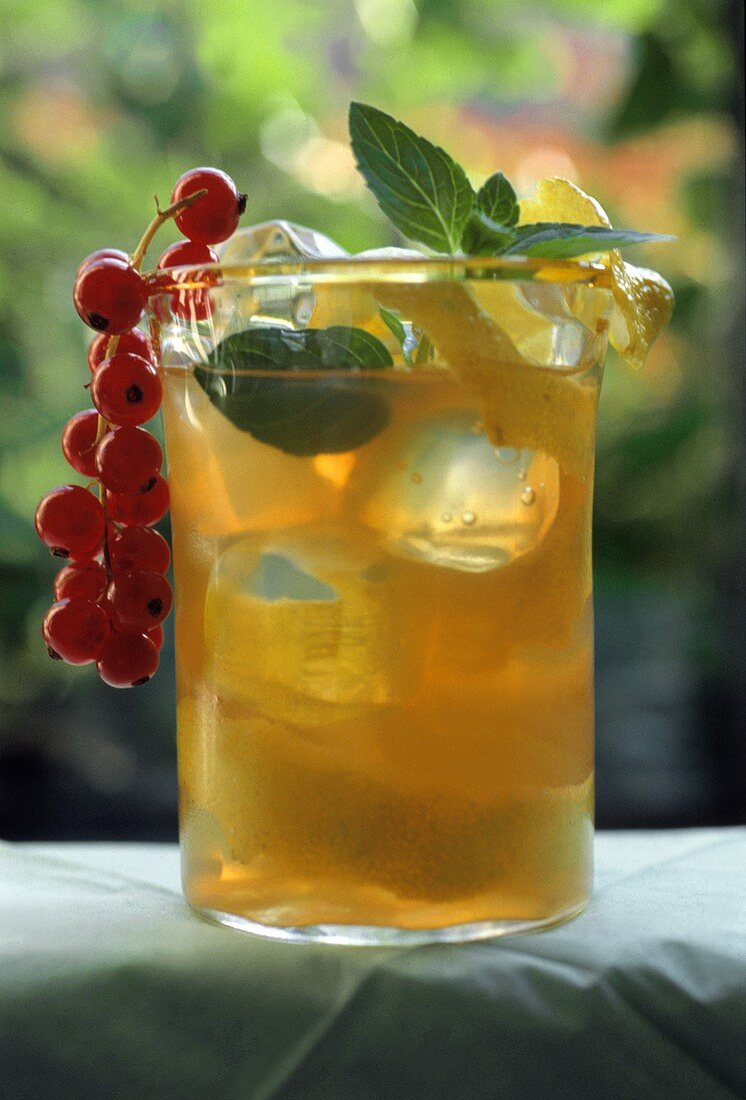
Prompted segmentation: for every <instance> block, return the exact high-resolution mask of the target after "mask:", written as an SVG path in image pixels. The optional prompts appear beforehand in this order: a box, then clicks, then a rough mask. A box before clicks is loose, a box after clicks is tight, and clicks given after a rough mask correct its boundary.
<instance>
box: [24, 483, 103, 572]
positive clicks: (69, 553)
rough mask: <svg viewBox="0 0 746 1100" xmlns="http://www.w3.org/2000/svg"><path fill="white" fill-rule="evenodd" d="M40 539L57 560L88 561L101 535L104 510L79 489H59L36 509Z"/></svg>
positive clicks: (72, 486)
mask: <svg viewBox="0 0 746 1100" xmlns="http://www.w3.org/2000/svg"><path fill="white" fill-rule="evenodd" d="M35 523H36V531H37V534H38V535H39V538H40V539H41V541H42V542H43V543H45V544H46V545H47V546H48V547H49V549H50V550H51V551H52V553H53V554H55V555H56V556H57V557H59V558H90V557H93V556H94V555H95V554H96V553H97V551H98V549H99V547H100V545H101V539H102V538H103V534H104V527H105V520H104V510H103V508H102V507H101V504H100V502H99V501H98V500H97V499H96V497H94V496H93V494H92V493H89V492H88V490H87V489H84V488H82V486H80V485H59V486H58V487H57V488H56V489H52V491H51V493H47V495H46V496H45V497H44V499H43V500H42V501H41V503H40V504H39V507H38V508H37V509H36V517H35Z"/></svg>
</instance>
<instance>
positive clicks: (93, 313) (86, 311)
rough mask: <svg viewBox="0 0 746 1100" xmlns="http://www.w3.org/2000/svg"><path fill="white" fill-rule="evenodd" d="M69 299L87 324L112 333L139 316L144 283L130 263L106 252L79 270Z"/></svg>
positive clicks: (130, 325) (127, 326)
mask: <svg viewBox="0 0 746 1100" xmlns="http://www.w3.org/2000/svg"><path fill="white" fill-rule="evenodd" d="M73 302H74V303H75V308H76V309H77V311H78V315H79V316H80V318H81V319H82V320H83V321H85V323H86V324H87V325H90V327H91V328H94V329H96V330H97V331H98V332H105V333H107V334H108V335H109V336H114V335H116V334H117V333H120V332H126V331H127V329H131V328H134V327H135V325H136V324H137V322H138V321H139V320H140V318H141V317H142V315H143V311H144V309H145V305H146V302H147V286H146V284H145V280H144V279H143V277H142V275H141V274H140V272H139V271H135V269H134V267H131V266H130V265H129V264H128V263H124V262H123V261H122V260H118V259H116V258H115V257H111V256H107V257H104V258H103V259H101V260H94V261H93V262H92V263H90V264H86V265H85V266H84V267H83V269H82V270H81V271H80V273H79V274H78V276H77V277H76V279H75V285H74V287H73Z"/></svg>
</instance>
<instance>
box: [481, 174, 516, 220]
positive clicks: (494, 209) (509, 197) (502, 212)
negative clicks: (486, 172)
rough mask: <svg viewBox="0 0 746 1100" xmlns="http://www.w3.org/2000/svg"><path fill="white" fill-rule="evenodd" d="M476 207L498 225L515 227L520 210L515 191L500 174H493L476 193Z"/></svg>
mask: <svg viewBox="0 0 746 1100" xmlns="http://www.w3.org/2000/svg"><path fill="white" fill-rule="evenodd" d="M477 206H478V207H479V209H480V210H481V211H482V212H483V213H485V214H486V215H487V217H488V218H489V219H490V221H492V222H497V224H498V225H508V226H510V225H515V223H516V222H517V221H518V215H519V213H520V210H519V208H518V200H517V199H516V197H515V191H514V190H513V188H512V187H511V185H510V184H509V183H508V181H507V179H506V178H505V176H504V175H503V174H502V172H495V174H494V176H490V178H489V179H488V180H486V181H485V182H484V183H483V184H482V186H481V187H480V188H479V190H478V191H477Z"/></svg>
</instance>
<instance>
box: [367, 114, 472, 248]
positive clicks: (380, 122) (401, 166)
mask: <svg viewBox="0 0 746 1100" xmlns="http://www.w3.org/2000/svg"><path fill="white" fill-rule="evenodd" d="M350 138H351V140H352V150H353V152H354V154H355V156H356V158H357V164H358V168H359V169H360V171H361V172H362V174H363V176H364V178H365V182H366V183H367V184H368V187H369V188H370V190H371V191H372V192H373V194H374V196H375V198H376V201H377V202H378V205H379V206H380V207H381V209H382V210H383V212H384V214H386V215H387V216H388V217H389V218H390V219H391V221H392V222H393V223H394V225H395V226H396V227H397V229H399V230H401V232H402V233H403V234H404V236H405V237H408V238H410V239H411V240H414V241H420V242H422V244H425V245H427V246H428V247H429V248H433V249H435V251H437V252H456V251H457V250H458V248H459V247H460V244H461V235H462V233H463V230H464V226H465V225H466V222H467V220H468V218H469V214H470V212H471V209H472V206H473V205H474V201H475V195H474V190H473V188H472V186H471V184H470V183H469V180H468V179H467V178H466V173H465V172H464V170H463V168H461V167H460V166H459V165H458V164H456V162H455V161H454V160H453V159H452V158H451V157H450V156H449V155H448V153H446V152H445V151H444V150H443V149H441V148H439V147H438V146H437V145H433V144H431V142H429V141H427V140H426V139H425V138H422V137H420V136H419V135H418V134H415V132H414V131H413V130H410V128H409V127H408V126H405V125H404V123H403V122H397V121H396V119H394V118H392V117H391V115H387V114H385V113H384V112H383V111H379V110H378V109H377V108H375V107H369V106H367V105H366V104H364V103H351V104H350Z"/></svg>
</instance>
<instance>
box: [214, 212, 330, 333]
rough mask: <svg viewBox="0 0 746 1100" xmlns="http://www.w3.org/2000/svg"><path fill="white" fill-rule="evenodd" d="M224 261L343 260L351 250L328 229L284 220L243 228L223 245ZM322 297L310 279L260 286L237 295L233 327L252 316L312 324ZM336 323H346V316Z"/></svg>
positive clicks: (298, 324)
mask: <svg viewBox="0 0 746 1100" xmlns="http://www.w3.org/2000/svg"><path fill="white" fill-rule="evenodd" d="M217 251H218V255H219V257H220V261H221V263H223V264H225V265H233V266H247V267H249V266H252V265H253V264H257V263H260V262H266V261H275V260H276V261H278V262H282V261H283V260H285V261H293V260H323V259H329V260H339V259H342V258H344V257H345V256H347V255H348V253H347V252H346V251H345V249H344V248H342V246H341V245H340V244H337V242H336V241H333V240H332V239H331V237H327V236H326V234H325V233H319V231H318V230H316V229H309V228H308V227H307V226H305V225H295V224H294V223H293V222H288V221H283V220H278V221H268V222H261V224H259V225H252V226H248V227H247V228H245V229H239V230H238V231H237V232H236V233H234V234H233V236H232V237H231V238H230V239H229V240H227V241H226V242H225V244H222V245H219V246H218V249H217ZM315 307H316V297H315V295H314V292H313V287H312V285H311V283H310V282H309V280H308V279H306V278H302V277H300V276H299V277H297V278H291V279H290V280H288V279H287V278H286V279H284V280H283V281H282V283H281V284H279V285H266V286H261V287H260V286H257V287H256V288H255V292H254V294H253V295H252V296H251V298H247V296H246V295H245V294H243V295H241V294H238V295H236V303H235V307H234V309H233V327H234V328H235V327H237V323H238V327H241V326H242V324H243V323H244V322H245V320H247V319H251V320H253V321H263V322H265V323H267V322H269V323H281V324H286V325H290V326H291V327H293V328H305V327H306V326H307V325H309V324H312V325H313V327H315V328H318V327H321V326H319V325H317V323H316V322H315V321H314V320H312V317H313V313H314V309H315ZM333 323H335V324H345V323H346V322H345V321H344V320H343V319H342V320H337V321H334V322H333Z"/></svg>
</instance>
